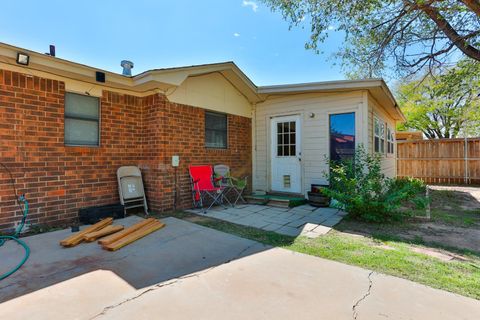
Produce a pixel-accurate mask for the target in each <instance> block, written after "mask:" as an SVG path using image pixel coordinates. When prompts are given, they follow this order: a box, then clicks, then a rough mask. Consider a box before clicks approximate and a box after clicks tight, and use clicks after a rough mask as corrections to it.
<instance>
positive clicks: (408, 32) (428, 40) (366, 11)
mask: <svg viewBox="0 0 480 320" xmlns="http://www.w3.org/2000/svg"><path fill="white" fill-rule="evenodd" d="M262 1H263V2H264V3H266V4H267V5H268V6H269V7H270V8H271V9H272V10H280V11H281V12H282V14H283V17H284V18H285V19H286V20H287V21H289V23H290V27H292V26H298V25H303V24H304V23H308V24H310V27H311V36H310V40H309V41H308V42H307V43H306V45H305V46H306V48H307V49H313V50H315V51H316V52H317V53H318V52H320V50H319V47H318V46H319V44H320V43H323V42H324V41H325V39H326V38H327V37H328V35H329V32H331V31H332V30H333V29H335V30H337V31H343V32H344V33H345V39H344V46H343V48H342V49H341V50H340V51H339V52H338V53H337V56H338V57H340V58H341V60H342V62H343V64H344V67H345V68H347V69H348V70H350V75H351V76H355V77H373V76H382V71H383V70H384V67H385V65H386V64H387V63H393V64H395V65H396V70H397V71H398V73H399V74H403V75H405V73H406V72H407V73H410V74H414V73H417V72H419V71H421V70H423V69H425V68H428V70H433V69H435V68H438V67H440V66H442V65H445V63H446V62H448V61H449V59H450V57H451V56H452V55H453V54H454V53H458V52H461V53H462V54H463V55H464V56H467V57H470V58H471V59H473V60H477V61H480V1H479V0H383V1H381V0H337V1H333V0H262ZM304 20H305V21H304Z"/></svg>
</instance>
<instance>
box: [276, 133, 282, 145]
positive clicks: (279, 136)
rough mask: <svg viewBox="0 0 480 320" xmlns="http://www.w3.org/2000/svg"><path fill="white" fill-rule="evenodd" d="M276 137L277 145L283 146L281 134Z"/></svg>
mask: <svg viewBox="0 0 480 320" xmlns="http://www.w3.org/2000/svg"><path fill="white" fill-rule="evenodd" d="M277 137H278V141H277V143H278V144H283V134H278V135H277Z"/></svg>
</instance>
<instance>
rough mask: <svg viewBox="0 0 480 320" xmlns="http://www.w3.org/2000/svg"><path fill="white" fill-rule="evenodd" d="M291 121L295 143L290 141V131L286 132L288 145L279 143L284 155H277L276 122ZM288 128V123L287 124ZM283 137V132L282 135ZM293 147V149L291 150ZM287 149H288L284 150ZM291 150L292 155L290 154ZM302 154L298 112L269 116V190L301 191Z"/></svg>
mask: <svg viewBox="0 0 480 320" xmlns="http://www.w3.org/2000/svg"><path fill="white" fill-rule="evenodd" d="M279 122H282V123H292V122H294V124H295V134H294V136H295V143H294V144H292V143H290V137H291V136H292V133H291V132H290V131H288V132H289V134H288V138H287V139H288V140H287V143H288V144H289V146H285V144H282V143H281V146H283V151H282V153H283V152H287V155H286V156H284V155H283V154H281V155H280V156H279V155H278V152H279V150H278V148H277V147H278V141H277V137H278V135H277V124H278V123H279ZM287 126H288V129H286V130H290V124H288V125H287ZM283 137H284V138H283V139H285V134H284V135H283ZM293 149H294V150H293ZM285 150H288V151H285ZM292 152H293V155H292ZM301 156H302V117H301V115H300V114H296V115H286V116H276V117H272V118H270V168H269V169H270V170H269V171H270V190H271V191H277V192H288V193H303V166H302V162H301Z"/></svg>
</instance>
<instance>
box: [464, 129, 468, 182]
mask: <svg viewBox="0 0 480 320" xmlns="http://www.w3.org/2000/svg"><path fill="white" fill-rule="evenodd" d="M464 144H465V146H464V150H463V155H464V157H463V158H464V162H465V184H468V138H467V136H466V135H465V139H464Z"/></svg>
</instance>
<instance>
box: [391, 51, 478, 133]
mask: <svg viewBox="0 0 480 320" xmlns="http://www.w3.org/2000/svg"><path fill="white" fill-rule="evenodd" d="M479 95H480V63H478V62H476V61H472V60H471V59H464V60H461V61H460V62H459V63H458V64H457V65H456V66H455V67H452V68H449V69H447V70H446V71H443V72H442V73H441V74H433V75H427V76H426V77H425V78H420V79H415V80H411V81H406V82H403V83H402V84H401V85H400V86H399V87H398V89H397V96H398V103H399V105H400V108H401V109H402V111H403V113H404V114H405V116H406V118H407V122H406V123H404V124H402V125H401V126H400V127H399V129H400V130H406V129H415V130H420V131H422V132H423V134H424V135H425V136H426V137H427V138H429V139H435V138H456V137H459V136H467V137H468V136H470V137H472V136H480V101H479Z"/></svg>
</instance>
